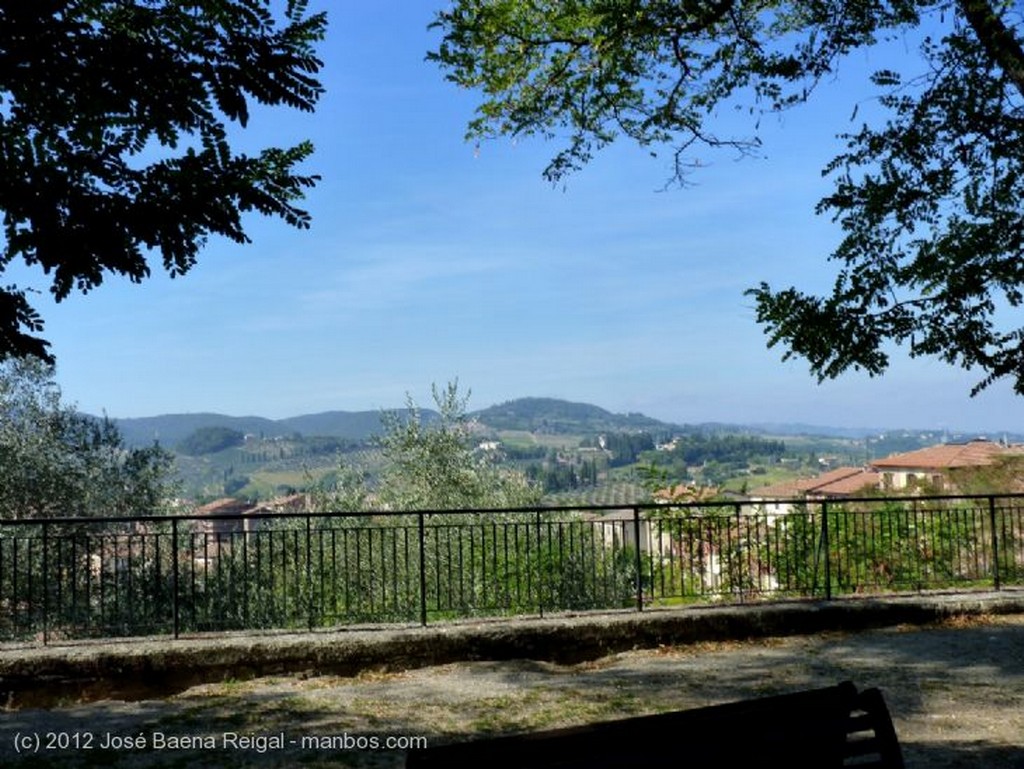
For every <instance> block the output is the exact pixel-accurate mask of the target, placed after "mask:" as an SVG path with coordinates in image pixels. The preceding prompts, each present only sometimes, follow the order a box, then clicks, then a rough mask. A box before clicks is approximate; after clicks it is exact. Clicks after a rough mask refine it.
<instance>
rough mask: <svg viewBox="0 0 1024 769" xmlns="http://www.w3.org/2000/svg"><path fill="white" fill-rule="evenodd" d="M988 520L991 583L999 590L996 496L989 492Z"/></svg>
mask: <svg viewBox="0 0 1024 769" xmlns="http://www.w3.org/2000/svg"><path fill="white" fill-rule="evenodd" d="M988 522H989V525H990V526H991V527H992V584H993V586H994V587H995V589H996V590H999V589H1000V584H999V532H998V531H996V498H995V497H994V496H992V495H991V494H990V495H989V497H988Z"/></svg>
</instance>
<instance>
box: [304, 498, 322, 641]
mask: <svg viewBox="0 0 1024 769" xmlns="http://www.w3.org/2000/svg"><path fill="white" fill-rule="evenodd" d="M321 568H323V565H322V564H321ZM306 595H307V596H308V598H307V600H306V615H307V616H306V618H307V620H308V623H309V632H311V633H312V632H313V606H314V603H315V602H314V601H313V517H312V516H311V515H310V514H309V513H306Z"/></svg>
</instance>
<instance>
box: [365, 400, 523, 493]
mask: <svg viewBox="0 0 1024 769" xmlns="http://www.w3.org/2000/svg"><path fill="white" fill-rule="evenodd" d="M433 396H434V403H435V405H436V407H437V412H438V416H437V419H436V420H433V421H432V422H431V423H430V424H427V423H425V422H424V420H423V418H422V414H421V411H420V409H419V407H418V406H417V405H416V404H415V403H414V402H413V400H412V399H411V398H410V399H408V403H407V407H408V410H407V413H406V414H399V413H394V412H392V413H386V414H385V415H384V416H383V424H384V435H383V437H382V438H381V441H380V444H381V450H382V452H383V454H384V459H385V461H386V463H387V467H386V469H385V470H384V472H383V474H382V477H381V482H380V498H381V501H382V502H383V503H384V504H385V505H387V506H388V507H391V508H392V509H396V510H417V509H420V510H424V509H431V510H450V509H458V508H481V509H483V508H499V507H516V506H518V505H535V504H537V502H538V501H539V493H538V491H537V490H536V489H535V488H533V487H531V486H530V484H529V483H528V482H527V481H526V478H525V477H524V476H523V475H522V474H521V473H517V472H512V471H508V470H502V469H501V468H499V467H497V466H496V465H495V464H494V463H493V462H491V461H489V460H488V458H487V457H479V456H477V455H476V454H475V453H474V452H473V450H472V445H471V443H472V428H471V422H470V419H469V417H468V416H467V415H466V405H467V403H468V401H469V394H467V395H465V396H463V395H461V394H460V393H459V385H458V381H455V382H450V383H448V385H447V386H446V387H445V388H444V389H441V388H438V387H437V386H436V385H435V386H434V387H433Z"/></svg>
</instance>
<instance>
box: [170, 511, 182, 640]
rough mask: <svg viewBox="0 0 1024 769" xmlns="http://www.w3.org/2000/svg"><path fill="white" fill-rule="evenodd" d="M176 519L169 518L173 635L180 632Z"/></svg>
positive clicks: (175, 635) (176, 635)
mask: <svg viewBox="0 0 1024 769" xmlns="http://www.w3.org/2000/svg"><path fill="white" fill-rule="evenodd" d="M178 561H179V558H178V519H177V518H172V519H171V613H172V616H173V625H174V637H175V638H177V637H178V635H179V634H180V633H181V615H180V608H179V606H178Z"/></svg>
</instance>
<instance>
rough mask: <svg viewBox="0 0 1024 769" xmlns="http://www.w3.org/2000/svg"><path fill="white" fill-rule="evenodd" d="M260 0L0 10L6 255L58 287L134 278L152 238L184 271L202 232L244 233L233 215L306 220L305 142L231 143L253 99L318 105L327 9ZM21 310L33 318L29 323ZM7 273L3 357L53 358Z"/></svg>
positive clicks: (58, 290)
mask: <svg viewBox="0 0 1024 769" xmlns="http://www.w3.org/2000/svg"><path fill="white" fill-rule="evenodd" d="M284 11H285V19H284V21H283V22H280V23H279V22H278V21H276V20H275V16H274V14H273V13H272V3H271V2H270V0H204V2H201V3H187V4H182V3H176V2H168V1H164V0H160V1H158V2H121V1H120V0H116V1H115V0H91V1H90V2H85V3H81V2H76V3H71V2H68V1H67V0H51V2H45V3H44V2H39V3H9V4H6V5H5V6H4V8H2V9H0V100H2V101H3V103H4V105H5V109H4V113H3V115H2V116H0V209H2V210H3V212H4V233H3V234H4V239H5V241H6V242H5V244H4V252H3V254H2V256H0V271H2V266H3V265H6V264H7V263H9V262H11V261H12V260H14V259H16V258H21V259H23V260H24V261H25V262H26V263H28V264H30V265H39V266H40V267H41V268H42V270H43V271H44V272H45V273H46V274H47V275H50V276H52V285H51V291H52V293H53V295H54V296H55V297H56V298H57V299H58V300H62V299H65V298H66V297H67V296H69V295H70V294H71V293H72V292H73V291H82V292H86V291H89V290H90V289H92V288H94V287H95V286H97V285H99V284H100V283H101V282H102V281H103V280H104V278H105V277H106V276H107V275H109V274H115V275H122V276H125V277H127V278H128V279H130V280H132V281H133V282H140V281H142V280H143V279H145V278H146V277H148V276H149V274H150V266H149V263H148V259H149V253H150V252H151V251H156V252H159V254H160V256H161V259H162V262H163V265H164V268H165V269H167V270H169V271H170V272H171V273H172V274H174V275H178V274H183V273H185V272H187V271H188V270H189V269H190V268H191V267H192V265H193V264H194V263H195V261H196V258H197V255H198V252H199V249H200V248H201V247H202V246H203V245H204V243H205V241H206V239H207V238H208V237H209V236H211V235H214V236H223V237H227V238H229V239H231V240H234V241H236V242H247V241H248V237H247V236H246V234H245V231H244V229H243V227H242V222H241V214H242V213H244V212H246V211H257V212H259V213H261V214H263V215H267V216H276V217H280V218H282V219H283V220H284V221H285V222H287V223H288V224H291V225H292V226H296V227H301V228H305V227H308V226H309V215H308V213H307V212H306V211H304V210H302V209H301V208H299V207H298V205H297V203H298V202H299V201H301V199H302V196H303V193H304V191H305V190H306V189H307V188H309V187H310V186H312V185H313V184H314V183H315V182H316V180H317V177H316V176H313V175H303V174H299V173H297V171H296V169H297V168H298V167H299V166H300V165H301V164H302V163H303V162H304V161H305V160H306V159H308V157H309V156H310V155H311V154H312V146H311V145H309V144H308V143H302V144H299V145H298V146H296V147H292V148H268V149H266V150H264V151H262V152H261V153H260V154H258V155H257V156H256V157H248V156H245V155H236V154H235V153H234V152H233V150H232V148H231V146H230V142H229V140H228V125H229V124H230V123H237V124H238V125H240V126H243V127H244V126H245V124H246V123H247V121H248V117H249V102H250V100H255V101H256V102H258V103H261V104H266V105H270V106H278V105H280V106H284V107H290V108H294V109H298V110H303V111H310V110H312V109H313V108H314V107H315V105H316V102H317V100H318V99H319V96H320V94H321V91H322V88H321V86H320V84H319V82H318V80H317V79H316V74H317V72H318V71H319V69H320V66H321V62H320V60H319V59H318V58H317V57H316V55H315V50H314V48H315V45H316V44H317V43H318V42H319V41H320V40H321V39H322V38H323V35H324V32H325V29H326V18H325V16H324V15H323V14H313V15H307V14H306V3H304V2H296V1H295V0H291V2H288V3H287V6H286V8H284ZM30 321H31V322H30ZM25 330H28V331H32V332H38V331H41V330H42V326H41V319H40V318H39V316H38V314H35V313H34V311H32V310H31V308H30V307H29V305H28V303H27V299H26V297H25V294H24V293H23V292H20V291H19V290H18V288H17V287H16V286H12V287H8V288H6V289H4V290H3V291H2V292H0V360H2V359H4V358H6V357H10V356H23V355H33V356H36V357H41V358H44V359H47V360H49V359H50V356H49V354H48V353H47V352H46V347H47V343H46V342H45V340H43V339H42V338H40V337H36V336H32V335H30V334H26V333H25Z"/></svg>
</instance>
